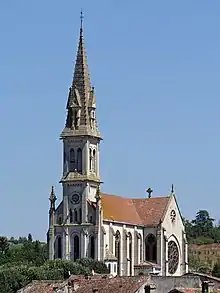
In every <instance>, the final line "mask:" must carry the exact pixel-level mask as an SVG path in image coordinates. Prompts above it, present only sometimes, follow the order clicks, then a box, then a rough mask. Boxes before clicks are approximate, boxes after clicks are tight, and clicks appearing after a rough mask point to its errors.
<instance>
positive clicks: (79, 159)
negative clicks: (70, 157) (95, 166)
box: [77, 148, 82, 173]
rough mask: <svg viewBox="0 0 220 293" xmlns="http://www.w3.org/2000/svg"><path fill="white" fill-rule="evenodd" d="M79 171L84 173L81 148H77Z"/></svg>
mask: <svg viewBox="0 0 220 293" xmlns="http://www.w3.org/2000/svg"><path fill="white" fill-rule="evenodd" d="M77 172H78V173H82V150H81V149H80V148H78V150H77Z"/></svg>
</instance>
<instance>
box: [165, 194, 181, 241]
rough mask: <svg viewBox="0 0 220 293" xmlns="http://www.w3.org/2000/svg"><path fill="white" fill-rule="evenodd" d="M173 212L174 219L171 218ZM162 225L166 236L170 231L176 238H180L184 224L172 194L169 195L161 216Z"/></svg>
mask: <svg viewBox="0 0 220 293" xmlns="http://www.w3.org/2000/svg"><path fill="white" fill-rule="evenodd" d="M173 214H174V215H175V219H174V220H172V218H173ZM162 222H163V227H164V228H165V229H166V230H167V234H168V235H167V236H168V237H169V234H170V233H171V232H172V233H174V234H176V236H177V237H178V239H181V238H182V235H181V234H180V233H182V232H183V231H184V225H183V221H182V216H181V214H180V210H179V207H178V204H177V201H176V198H175V196H174V195H171V196H170V199H169V203H168V205H167V208H166V210H165V213H164V215H163V217H162Z"/></svg>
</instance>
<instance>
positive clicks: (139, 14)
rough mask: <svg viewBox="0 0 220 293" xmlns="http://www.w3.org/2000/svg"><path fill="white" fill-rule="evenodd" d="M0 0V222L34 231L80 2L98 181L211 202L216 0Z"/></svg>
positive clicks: (52, 165) (217, 102)
mask: <svg viewBox="0 0 220 293" xmlns="http://www.w3.org/2000/svg"><path fill="white" fill-rule="evenodd" d="M135 3H136V2H135V1H125V0H124V1H101V0H100V1H89V0H88V1H71V0H65V1H58V0H53V1H52V0H47V1H43V0H39V1H29V0H23V1H15V0H14V1H2V3H1V4H0V36H1V46H0V109H1V115H0V131H1V144H0V162H1V164H0V173H1V180H0V194H1V213H0V223H1V226H0V234H3V235H7V236H11V235H13V236H19V235H27V234H28V233H29V232H31V233H32V234H33V237H34V238H38V239H42V240H44V239H45V233H46V230H47V223H48V205H49V202H48V196H49V192H50V189H51V185H52V184H54V185H55V190H56V195H57V197H58V199H59V200H60V199H61V196H62V194H61V186H60V185H59V183H58V182H59V179H60V178H61V164H62V144H61V142H60V141H59V134H60V132H61V130H62V128H63V126H64V123H65V118H66V117H65V114H66V110H65V106H66V100H67V94H68V88H69V86H70V84H71V80H72V74H73V68H74V63H75V55H76V49H77V43H78V36H79V23H80V20H79V15H80V9H81V7H82V8H83V10H84V15H85V19H84V30H85V43H86V48H87V54H88V60H89V69H90V73H91V79H92V83H93V84H94V85H95V88H96V95H97V103H98V113H97V116H98V118H99V125H100V128H101V131H102V134H103V136H104V141H103V143H102V146H101V159H100V161H101V175H102V179H103V181H104V182H105V183H104V185H103V186H102V189H103V191H105V192H108V193H113V194H114V193H115V194H119V195H122V196H129V197H132V196H133V197H144V196H146V193H145V190H146V189H147V188H148V187H151V188H152V189H153V190H154V192H153V196H164V195H168V193H169V191H170V188H171V184H172V183H173V184H174V185H175V191H176V196H177V199H178V202H179V205H180V209H181V211H182V213H183V215H184V216H185V217H188V218H193V217H194V216H195V214H196V212H197V211H198V210H199V209H207V210H208V211H209V212H210V214H211V215H212V216H213V217H214V218H215V219H219V218H220V215H219V205H220V194H219V192H220V188H219V176H220V175H219V174H220V155H219V149H220V137H219V127H220V118H219V117H220V116H219V109H220V99H219V94H220V88H219V77H220V57H219V52H220V38H219V27H220V18H219V13H220V2H219V1H217V0H216V1H214V0H213V1H205V0H204V1H203V0H197V1H196V0H194V1H191V0H188V1H174V0H173V1H171V0H170V1H162V0H161V1H146V0H142V1H138V4H135Z"/></svg>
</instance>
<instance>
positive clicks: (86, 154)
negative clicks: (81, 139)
mask: <svg viewBox="0 0 220 293" xmlns="http://www.w3.org/2000/svg"><path fill="white" fill-rule="evenodd" d="M83 166H84V172H83V173H84V174H85V175H88V173H89V141H88V140H87V141H86V144H85V147H84V154H83Z"/></svg>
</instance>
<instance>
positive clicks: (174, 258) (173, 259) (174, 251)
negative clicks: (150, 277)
mask: <svg viewBox="0 0 220 293" xmlns="http://www.w3.org/2000/svg"><path fill="white" fill-rule="evenodd" d="M178 265H179V250H178V247H177V244H176V242H175V241H172V240H171V241H169V242H168V272H169V274H171V275H173V274H175V272H176V270H177V268H178Z"/></svg>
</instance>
